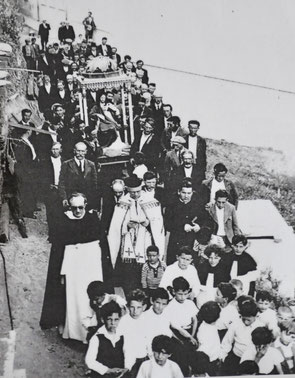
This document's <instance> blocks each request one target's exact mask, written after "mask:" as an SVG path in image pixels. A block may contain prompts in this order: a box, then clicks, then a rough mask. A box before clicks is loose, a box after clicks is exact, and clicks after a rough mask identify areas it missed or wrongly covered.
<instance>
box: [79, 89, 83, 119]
mask: <svg viewBox="0 0 295 378" xmlns="http://www.w3.org/2000/svg"><path fill="white" fill-rule="evenodd" d="M79 108H80V119H84V114H83V101H82V93H81V92H79Z"/></svg>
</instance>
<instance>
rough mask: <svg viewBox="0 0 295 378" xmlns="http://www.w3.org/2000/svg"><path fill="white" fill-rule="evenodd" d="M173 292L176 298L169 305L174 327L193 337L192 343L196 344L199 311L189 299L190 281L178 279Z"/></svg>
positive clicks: (168, 310)
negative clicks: (195, 336)
mask: <svg viewBox="0 0 295 378" xmlns="http://www.w3.org/2000/svg"><path fill="white" fill-rule="evenodd" d="M172 292H173V295H174V298H173V299H172V301H171V302H170V303H169V304H168V306H167V309H166V311H167V312H168V314H169V316H170V319H171V323H172V327H174V328H182V329H184V330H185V331H187V332H188V333H189V334H190V335H191V337H190V341H191V342H192V343H193V344H196V340H195V339H194V335H195V333H196V329H197V318H196V316H197V314H198V309H197V307H196V305H195V304H194V302H193V301H191V300H190V299H188V298H189V295H190V292H191V288H190V285H189V283H188V281H187V280H186V279H185V278H183V277H177V278H175V279H174V280H173V282H172Z"/></svg>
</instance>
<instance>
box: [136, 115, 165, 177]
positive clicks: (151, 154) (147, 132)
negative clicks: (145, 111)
mask: <svg viewBox="0 0 295 378" xmlns="http://www.w3.org/2000/svg"><path fill="white" fill-rule="evenodd" d="M154 128H155V121H154V119H153V118H147V119H146V122H145V125H144V126H143V131H142V132H141V133H140V134H139V135H138V136H137V137H136V138H135V139H134V141H133V143H132V145H131V149H130V156H131V157H134V155H135V152H138V151H140V152H142V153H143V154H144V155H145V156H146V159H147V167H148V168H149V169H150V170H152V171H155V170H157V167H158V163H159V156H160V153H161V143H160V139H159V138H158V137H157V136H156V135H155V134H154Z"/></svg>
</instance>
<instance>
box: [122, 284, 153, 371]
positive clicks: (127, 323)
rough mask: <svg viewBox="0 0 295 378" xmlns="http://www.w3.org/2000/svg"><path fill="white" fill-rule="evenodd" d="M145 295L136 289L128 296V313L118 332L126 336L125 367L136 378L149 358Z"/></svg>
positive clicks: (123, 318)
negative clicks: (144, 314)
mask: <svg viewBox="0 0 295 378" xmlns="http://www.w3.org/2000/svg"><path fill="white" fill-rule="evenodd" d="M146 301H147V297H146V295H145V293H144V292H143V291H142V290H140V289H136V290H133V291H131V292H130V293H129V294H128V295H127V307H128V310H129V311H128V313H127V314H126V315H125V316H123V317H122V319H121V322H120V324H119V327H118V332H119V333H120V334H121V335H123V336H124V355H125V367H126V368H127V369H129V370H130V371H131V375H132V376H136V374H137V372H138V369H139V367H140V365H141V363H142V362H143V361H145V360H146V359H147V358H148V348H147V341H146V334H145V323H144V319H143V316H142V314H143V312H144V310H145V309H146Z"/></svg>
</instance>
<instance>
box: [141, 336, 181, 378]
mask: <svg viewBox="0 0 295 378" xmlns="http://www.w3.org/2000/svg"><path fill="white" fill-rule="evenodd" d="M152 350H153V357H152V358H151V359H150V360H148V361H145V362H143V363H142V365H141V366H140V368H139V371H138V374H137V378H164V377H165V378H183V374H182V372H181V370H180V368H179V366H178V365H177V364H176V363H175V362H173V361H171V360H169V357H170V356H171V354H172V350H173V346H172V342H171V339H170V337H168V336H165V335H158V336H156V337H155V338H154V339H153V342H152Z"/></svg>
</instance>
